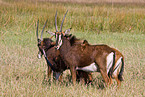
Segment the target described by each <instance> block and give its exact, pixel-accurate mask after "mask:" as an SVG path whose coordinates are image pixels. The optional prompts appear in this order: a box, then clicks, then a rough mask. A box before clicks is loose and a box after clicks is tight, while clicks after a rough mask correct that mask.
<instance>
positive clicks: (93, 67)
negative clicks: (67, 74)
mask: <svg viewBox="0 0 145 97" xmlns="http://www.w3.org/2000/svg"><path fill="white" fill-rule="evenodd" d="M76 70H82V71H86V72H97V71H98V67H97V65H96V64H95V63H92V64H90V65H88V66H85V67H76Z"/></svg>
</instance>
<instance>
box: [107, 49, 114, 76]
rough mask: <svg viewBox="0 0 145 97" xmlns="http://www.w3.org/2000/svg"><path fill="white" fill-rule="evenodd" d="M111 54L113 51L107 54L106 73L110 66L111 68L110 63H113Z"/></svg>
mask: <svg viewBox="0 0 145 97" xmlns="http://www.w3.org/2000/svg"><path fill="white" fill-rule="evenodd" d="M113 55H114V53H113V52H111V53H110V54H109V55H108V56H107V74H108V72H109V70H110V68H111V67H112V65H113Z"/></svg>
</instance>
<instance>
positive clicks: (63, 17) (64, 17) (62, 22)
mask: <svg viewBox="0 0 145 97" xmlns="http://www.w3.org/2000/svg"><path fill="white" fill-rule="evenodd" d="M67 12H68V10H67V11H66V13H65V15H64V17H63V20H62V22H61V26H60V32H62V26H63V22H64V19H65V16H66V14H67Z"/></svg>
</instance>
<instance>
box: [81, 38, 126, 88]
mask: <svg viewBox="0 0 145 97" xmlns="http://www.w3.org/2000/svg"><path fill="white" fill-rule="evenodd" d="M86 45H89V43H88V41H86V40H85V41H84V43H83V46H84V48H85V46H86ZM112 49H113V50H114V51H115V65H114V66H113V74H112V77H113V78H115V80H116V81H117V86H118V88H119V87H120V85H121V81H123V77H122V75H123V71H124V56H123V55H122V53H121V52H119V51H118V50H117V49H115V48H112ZM120 66H121V68H120V70H119V67H120ZM112 77H110V84H112Z"/></svg>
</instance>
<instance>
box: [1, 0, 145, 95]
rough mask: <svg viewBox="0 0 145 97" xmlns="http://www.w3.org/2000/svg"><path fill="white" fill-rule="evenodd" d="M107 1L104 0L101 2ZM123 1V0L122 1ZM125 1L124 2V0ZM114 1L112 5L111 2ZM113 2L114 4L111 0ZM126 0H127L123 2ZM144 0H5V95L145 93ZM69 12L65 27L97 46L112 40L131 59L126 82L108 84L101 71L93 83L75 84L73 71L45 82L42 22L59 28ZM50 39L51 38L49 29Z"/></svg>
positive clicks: (125, 77) (53, 29)
mask: <svg viewBox="0 0 145 97" xmlns="http://www.w3.org/2000/svg"><path fill="white" fill-rule="evenodd" d="M100 1H101V3H100ZM117 1H118V2H117ZM121 1H122V2H121ZM108 2H109V3H108ZM110 2H111V3H110ZM120 3H121V4H120ZM144 3H145V2H144V0H138V2H137V0H112V1H111V0H95V1H94V0H90V1H89V2H88V0H69V2H68V1H67V0H53V2H52V0H37V1H34V0H0V97H32V96H33V97H56V96H57V97H62V96H63V97H70V96H71V97H96V96H97V97H117V96H119V97H144V96H145V91H144V90H145V6H144ZM56 10H57V11H58V23H59V24H60V22H61V19H62V17H63V15H64V13H65V12H66V10H68V14H67V16H66V19H65V22H64V28H63V30H65V29H66V28H69V27H72V31H71V33H72V34H75V35H76V37H78V38H80V39H87V40H88V41H89V43H91V44H102V43H103V44H107V45H109V46H111V47H115V48H117V49H119V51H121V52H122V53H123V55H124V57H125V71H124V74H123V77H124V81H123V82H122V85H121V87H120V89H119V90H117V87H116V82H115V81H113V85H112V86H110V87H109V88H103V83H104V82H103V81H102V77H101V75H100V73H93V82H92V84H91V85H88V86H87V85H82V84H81V83H77V84H76V86H74V85H73V84H72V81H71V75H70V72H69V70H66V71H65V72H64V75H63V82H62V83H60V82H58V81H55V80H53V79H52V78H51V80H50V81H48V82H47V81H45V76H46V62H45V60H44V58H42V59H37V52H38V47H37V40H36V34H35V31H36V22H37V20H38V19H39V20H40V25H39V26H40V29H39V32H41V29H42V27H43V24H44V22H45V20H46V19H48V23H47V25H46V29H45V31H46V30H51V31H55V28H54V16H55V12H56ZM44 37H50V35H48V34H47V33H44Z"/></svg>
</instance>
